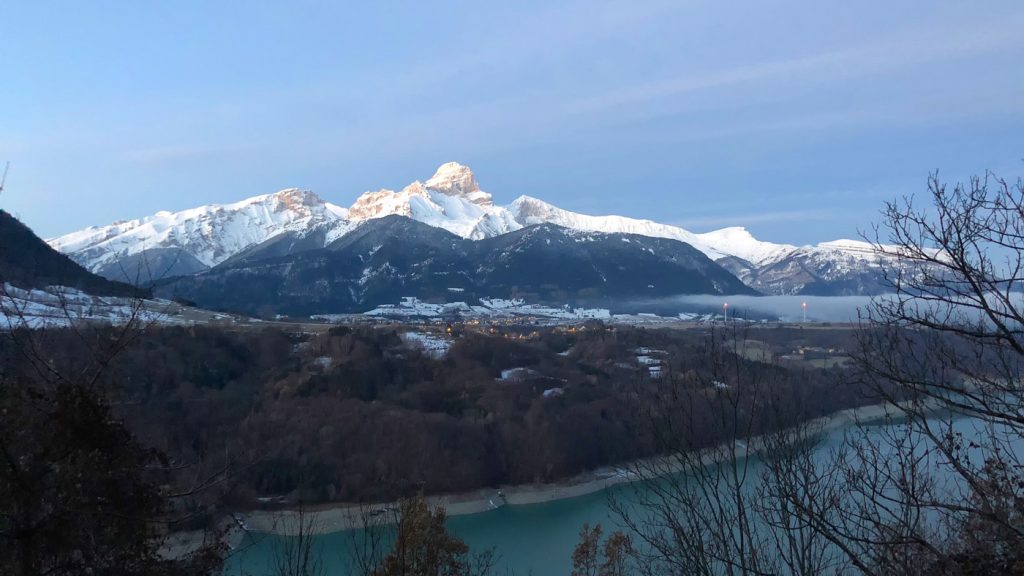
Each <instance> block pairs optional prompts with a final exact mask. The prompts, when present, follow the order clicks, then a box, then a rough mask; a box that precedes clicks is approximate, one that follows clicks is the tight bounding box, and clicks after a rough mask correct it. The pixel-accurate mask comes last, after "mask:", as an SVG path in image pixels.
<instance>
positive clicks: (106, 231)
mask: <svg viewBox="0 0 1024 576" xmlns="http://www.w3.org/2000/svg"><path fill="white" fill-rule="evenodd" d="M347 213H348V211H347V210H346V209H344V208H341V207H340V206H335V205H333V204H329V203H327V202H324V201H323V200H321V199H320V197H318V196H317V195H316V194H313V193H312V192H308V191H302V190H298V189H295V188H292V189H287V190H281V191H280V192H276V193H274V194H264V195H261V196H254V197H252V198H247V199H245V200H242V201H241V202H235V203H234V204H224V205H218V204H211V205H207V206H200V207H198V208H192V209H189V210H183V211H181V212H157V213H156V214H154V215H153V216H148V217H145V218H140V219H136V220H128V221H121V222H115V223H113V224H110V225H108V226H91V227H89V228H86V229H85V230H81V231H79V232H72V233H70V234H65V235H64V236H59V237H57V238H51V239H49V240H47V242H49V244H50V245H51V246H53V247H54V248H56V249H57V250H59V251H61V252H63V253H65V254H68V255H70V256H71V257H72V258H74V259H75V260H76V261H78V262H79V263H80V264H82V265H84V266H85V267H86V268H89V269H90V270H100V269H102V268H103V267H104V266H105V265H107V264H110V263H112V262H114V261H116V260H118V259H121V258H124V257H126V256H131V255H134V254H138V253H141V252H143V251H145V250H154V249H164V248H177V249H181V250H183V251H184V252H185V253H187V254H188V255H190V256H192V257H194V258H195V259H196V260H198V261H199V262H201V263H202V264H203V265H205V266H215V265H216V264H219V263H220V262H222V261H224V260H225V259H227V258H228V257H230V256H231V255H233V254H235V253H237V252H239V251H240V250H243V249H245V248H247V247H249V246H252V245H255V244H258V243H261V242H264V241H266V240H268V239H270V238H272V237H274V236H277V235H278V234H282V233H285V232H303V231H306V230H309V229H310V228H312V227H314V226H317V225H323V224H328V225H333V226H335V227H336V231H335V232H334V234H333V235H332V239H333V238H336V237H338V236H340V235H342V234H344V232H345V231H346V230H347V228H348V221H347V219H346V216H347Z"/></svg>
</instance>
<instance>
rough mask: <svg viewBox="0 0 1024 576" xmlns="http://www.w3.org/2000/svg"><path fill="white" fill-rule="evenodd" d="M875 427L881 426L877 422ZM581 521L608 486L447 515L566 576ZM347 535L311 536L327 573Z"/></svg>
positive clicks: (335, 567) (262, 553)
mask: <svg viewBox="0 0 1024 576" xmlns="http://www.w3.org/2000/svg"><path fill="white" fill-rule="evenodd" d="M957 428H960V429H961V430H962V431H967V430H969V429H970V424H968V422H967V421H965V420H961V421H958V423H957ZM878 429H879V430H881V429H882V426H878ZM843 433H844V431H843V430H837V431H833V432H831V433H829V435H828V436H827V437H826V438H825V440H824V441H823V442H822V445H821V448H819V450H820V451H821V452H822V453H825V452H826V451H827V450H828V449H829V448H831V447H834V446H836V445H837V444H838V443H839V442H840V441H841V439H842V436H843ZM612 490H613V491H615V492H617V493H619V494H621V495H624V496H628V494H629V492H630V490H631V489H630V488H628V487H622V486H620V487H616V488H613V489H612ZM585 522H589V523H591V524H592V525H593V524H595V523H601V524H603V525H604V528H605V531H606V532H608V531H610V530H611V529H614V527H616V526H617V520H616V518H615V517H614V515H613V514H612V512H611V510H610V509H609V500H608V492H607V491H602V492H597V493H595V494H590V495H587V496H580V497H578V498H571V499H568V500H560V501H557V502H549V503H545V504H535V505H530V506H505V507H502V508H499V509H497V510H492V511H490V512H485V513H482V514H474V515H469V516H456V517H452V518H449V519H448V526H449V528H450V529H451V530H452V531H453V532H454V533H455V534H456V535H458V536H459V537H460V538H462V539H463V540H465V541H466V543H467V544H468V545H469V546H470V549H471V550H474V551H479V550H484V549H486V548H489V547H492V546H493V547H495V548H496V549H497V552H498V554H500V555H501V562H500V564H499V566H500V567H503V568H504V567H507V568H511V569H513V570H515V572H516V573H517V574H528V573H532V574H534V575H536V576H549V575H550V576H556V575H557V576H565V575H566V574H569V572H570V571H571V555H572V550H573V548H574V547H575V545H576V543H577V542H578V540H579V531H580V527H581V526H583V524H584V523H585ZM352 536H353V535H352V534H351V533H348V532H338V533H334V534H325V535H322V536H318V537H316V544H315V545H316V546H319V547H320V549H321V550H322V552H323V558H324V564H325V567H326V568H327V574H329V575H331V576H334V575H341V574H346V573H348V572H349V567H350V566H351V562H350V560H349V558H350V556H349V553H348V551H349V550H350V549H351V542H352ZM281 540H282V537H280V536H272V535H257V536H252V537H250V539H249V541H248V542H247V543H246V545H245V546H244V550H243V551H241V552H239V553H238V554H237V555H236V556H235V557H233V558H232V559H231V561H230V562H229V565H228V569H227V573H228V574H249V575H252V576H268V575H270V574H271V566H272V564H273V555H274V549H275V547H276V546H279V545H280V542H281Z"/></svg>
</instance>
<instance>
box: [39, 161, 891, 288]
mask: <svg viewBox="0 0 1024 576" xmlns="http://www.w3.org/2000/svg"><path fill="white" fill-rule="evenodd" d="M391 215H398V216H405V217H408V218H411V219H413V220H416V221H419V222H422V223H424V224H427V225H430V226H433V227H436V228H442V229H444V230H447V231H449V232H451V233H453V234H455V235H457V236H461V237H463V238H467V239H471V240H481V239H485V238H492V237H495V236H500V235H504V234H508V233H510V232H515V231H517V230H520V229H522V228H524V227H526V226H532V225H535V224H556V225H558V226H562V227H565V228H571V229H576V230H584V231H589V232H603V233H622V234H636V235H641V236H648V237H653V238H665V239H671V240H678V241H681V242H685V243H687V244H690V245H692V246H693V247H694V248H696V249H697V250H699V251H701V252H703V253H704V254H705V255H707V256H708V257H710V258H711V259H712V260H715V261H717V262H719V263H720V264H721V265H723V266H724V267H726V268H727V269H728V270H730V271H731V272H732V273H733V274H735V275H736V276H737V277H739V278H740V279H741V280H743V281H744V282H745V283H747V284H748V285H749V286H751V287H754V288H756V289H758V290H761V291H764V292H768V293H776V294H779V293H781V294H798V293H812V292H813V293H833V292H834V293H843V294H845V293H871V292H873V291H877V290H880V288H879V287H878V282H875V281H874V280H872V278H874V277H875V276H877V275H878V271H877V268H878V258H877V256H876V255H875V254H873V252H872V250H871V247H870V246H869V245H867V244H865V243H863V242H856V241H850V240H838V241H833V242H825V243H822V244H818V245H816V246H799V247H798V246H794V245H789V244H775V243H771V242H762V241H760V240H757V239H756V238H754V237H753V236H752V235H751V234H750V233H749V232H748V231H747V230H746V229H745V228H741V227H730V228H723V229H721V230H715V231H712V232H707V233H703V234H697V233H693V232H690V231H688V230H685V229H683V228H680V227H678V226H672V225H668V224H661V223H658V222H653V221H651V220H641V219H634V218H626V217H623V216H591V215H586V214H579V213H575V212H570V211H568V210H564V209H561V208H558V207H556V206H553V205H551V204H548V203H547V202H544V201H543V200H539V199H537V198H533V197H530V196H520V197H519V198H518V199H516V200H515V201H514V202H512V203H511V204H509V205H508V206H498V205H495V204H494V202H493V198H492V197H491V195H490V194H488V193H487V192H484V191H482V190H481V189H480V186H479V184H478V183H477V181H476V178H475V177H474V175H473V172H472V171H471V170H470V169H469V168H468V167H467V166H463V165H461V164H458V163H456V162H449V163H447V164H444V165H442V166H441V167H440V168H438V169H437V171H436V172H435V173H434V175H433V176H431V177H430V178H428V179H427V180H426V181H423V182H421V181H416V182H413V183H412V184H409V185H408V186H406V187H405V188H403V189H401V190H399V191H394V190H387V189H381V190H378V191H375V192H366V193H364V194H362V195H361V196H359V197H358V198H357V199H356V201H355V202H354V203H353V204H352V205H351V206H350V207H349V208H347V209H346V208H342V207H340V206H336V205H334V204H330V203H328V202H325V201H324V200H323V199H321V198H320V197H318V196H317V195H316V194H313V193H312V192H308V191H300V190H298V189H289V190H282V191H280V192H277V193H275V194H266V195H262V196H255V197H253V198H249V199H246V200H242V201H241V202H237V203H234V204H226V205H209V206H201V207H199V208H193V209H191V210H184V211H181V212H175V213H170V212H158V213H157V214H155V215H153V216H149V217H146V218H142V219H138V220H131V221H127V222H117V223H114V224H111V225H109V226H102V227H90V228H87V229H85V230H82V231H79V232H73V233H71V234H67V235H64V236H60V237H57V238H53V239H50V240H49V242H50V244H51V245H52V246H53V247H54V248H56V249H58V250H60V251H61V252H64V253H65V254H68V255H70V256H71V257H72V258H74V259H75V260H76V261H78V262H79V263H81V264H82V265H84V266H85V267H87V268H89V269H90V270H92V271H94V272H97V273H99V274H102V275H104V276H107V277H110V278H117V279H129V280H130V279H132V277H131V274H130V273H126V272H125V271H126V270H128V271H137V270H138V269H140V268H142V267H144V266H145V267H146V268H147V269H150V270H157V271H160V272H161V275H164V276H170V275H177V274H190V273H195V272H199V271H202V270H205V269H207V268H209V267H212V266H216V265H218V264H221V263H222V262H225V261H227V260H229V259H230V260H232V261H237V260H239V259H246V258H249V257H250V255H253V256H255V255H262V256H263V257H266V256H270V255H272V256H283V255H287V254H290V253H294V252H297V251H302V250H309V249H314V248H322V247H324V246H327V245H328V244H330V243H332V242H333V241H335V240H337V239H338V238H341V237H342V236H344V235H346V234H348V233H349V232H351V231H352V230H354V229H357V228H358V227H359V225H360V224H361V223H363V222H366V221H368V220H373V219H376V218H382V217H385V216H391ZM268 246H272V248H273V249H272V250H268V249H267V247H268ZM143 276H145V277H156V276H157V275H156V274H154V273H152V272H150V273H148V274H146V275H143Z"/></svg>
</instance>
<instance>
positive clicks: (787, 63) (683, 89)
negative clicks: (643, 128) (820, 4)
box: [573, 18, 1024, 113]
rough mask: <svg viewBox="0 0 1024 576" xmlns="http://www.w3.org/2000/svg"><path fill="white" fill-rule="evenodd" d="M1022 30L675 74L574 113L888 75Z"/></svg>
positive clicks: (987, 48) (1002, 27) (1019, 39)
mask: <svg viewBox="0 0 1024 576" xmlns="http://www.w3.org/2000/svg"><path fill="white" fill-rule="evenodd" d="M1022 27H1024V19H1021V18H1016V19H1010V20H1000V21H998V22H984V23H980V24H976V25H974V26H971V27H968V28H966V29H964V28H963V27H956V28H952V29H931V30H927V31H925V32H923V33H918V34H915V35H913V36H900V37H897V38H891V39H888V40H885V41H881V42H873V43H871V44H865V45H862V46H857V47H853V48H849V49H844V50H836V51H831V52H824V53H818V54H810V55H802V56H796V57H793V58H786V59H778V60H771V61H765V62H756V63H751V64H745V65H741V66H736V67H733V68H729V69H725V70H719V71H714V72H709V73H703V74H692V75H691V74H688V73H686V72H679V74H678V75H677V76H676V77H673V78H666V79H661V80H657V81H653V82H648V83H645V84H640V85H632V86H627V87H624V88H617V89H613V90H609V91H607V92H603V93H599V94H594V95H591V96H587V97H585V98H582V99H579V100H577V101H576V102H575V103H574V104H573V110H574V111H576V112H578V113H594V112H603V111H607V110H608V109H612V108H618V107H623V106H629V105H638V104H643V103H647V102H651V101H654V100H659V99H668V98H672V97H678V96H682V95H685V94H688V93H693V92H698V91H703V90H711V89H716V88H726V87H733V86H744V85H747V84H753V83H762V84H764V83H769V82H775V83H776V84H775V85H776V87H778V88H789V87H791V86H792V85H793V83H798V82H812V83H814V84H822V83H828V82H835V81H838V80H844V79H848V78H851V77H856V76H866V75H872V74H880V73H885V72H891V71H895V70H899V69H901V68H904V67H907V66H911V65H917V64H923V63H927V62H932V61H937V60H942V59H947V58H951V57H956V58H965V57H969V56H974V55H977V54H983V53H986V52H992V51H997V50H1001V49H1005V48H1009V47H1021V46H1024V35H1021V34H1020V30H1021V28H1022ZM744 87H745V86H744Z"/></svg>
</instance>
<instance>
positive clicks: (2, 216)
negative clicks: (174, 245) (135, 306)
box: [0, 210, 149, 296]
mask: <svg viewBox="0 0 1024 576" xmlns="http://www.w3.org/2000/svg"><path fill="white" fill-rule="evenodd" d="M0 281H3V282H8V283H10V284H13V285H15V286H18V287H20V288H41V287H44V286H54V285H60V286H68V287H71V288H77V289H78V290H81V291H83V292H86V293H88V294H93V295H96V296H148V295H149V293H148V292H147V291H143V290H141V289H139V288H135V287H134V286H129V285H128V284H123V283H121V282H113V281H111V280H107V279H105V278H102V277H100V276H97V275H95V274H93V273H92V272H89V271H88V270H86V269H85V268H82V267H81V266H79V265H78V264H77V263H75V262H74V261H73V260H71V259H70V258H68V257H67V256H65V255H63V254H61V253H60V252H57V251H56V250H54V249H53V248H51V247H50V246H49V245H48V244H47V243H46V242H44V241H43V240H42V238H40V237H39V236H36V234H35V233H34V232H32V230H31V229H30V228H29V227H28V226H25V225H24V224H22V223H21V222H20V221H18V219H17V218H15V217H14V216H11V215H10V214H9V213H7V212H5V211H3V210H0Z"/></svg>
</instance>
